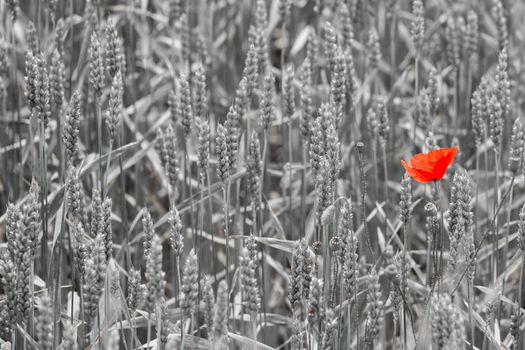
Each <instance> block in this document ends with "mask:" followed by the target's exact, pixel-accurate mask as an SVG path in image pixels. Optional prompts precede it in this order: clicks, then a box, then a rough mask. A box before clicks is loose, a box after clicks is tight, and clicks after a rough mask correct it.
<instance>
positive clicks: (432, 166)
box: [401, 147, 458, 182]
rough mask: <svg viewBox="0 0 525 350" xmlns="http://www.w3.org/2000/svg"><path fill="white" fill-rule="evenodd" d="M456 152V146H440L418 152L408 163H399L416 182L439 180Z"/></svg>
mask: <svg viewBox="0 0 525 350" xmlns="http://www.w3.org/2000/svg"><path fill="white" fill-rule="evenodd" d="M456 153H458V148H457V147H452V148H440V149H436V150H432V151H430V152H428V153H419V154H416V155H415V156H413V157H412V159H410V163H407V162H405V161H404V160H402V161H401V164H402V165H403V167H404V168H405V170H406V171H407V173H408V175H410V176H411V177H412V178H413V179H414V180H416V181H417V182H432V181H435V180H440V179H442V178H443V176H444V175H445V171H447V168H448V166H449V165H450V164H452V162H453V161H454V157H455V156H456Z"/></svg>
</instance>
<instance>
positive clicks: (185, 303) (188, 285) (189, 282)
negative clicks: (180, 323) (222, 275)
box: [179, 250, 199, 317]
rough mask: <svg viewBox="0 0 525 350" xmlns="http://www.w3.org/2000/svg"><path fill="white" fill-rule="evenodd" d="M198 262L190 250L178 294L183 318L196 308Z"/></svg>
mask: <svg viewBox="0 0 525 350" xmlns="http://www.w3.org/2000/svg"><path fill="white" fill-rule="evenodd" d="M197 270H198V262H197V255H195V252H194V251H193V250H192V251H191V252H190V254H189V255H188V257H187V258H186V264H185V265H184V269H183V271H182V285H181V292H180V296H179V298H180V308H181V310H182V314H183V315H184V316H185V317H188V316H190V315H191V314H192V313H193V312H194V311H195V309H196V307H197V306H198V304H197V299H198V296H199V288H198V274H197V272H198V271H197Z"/></svg>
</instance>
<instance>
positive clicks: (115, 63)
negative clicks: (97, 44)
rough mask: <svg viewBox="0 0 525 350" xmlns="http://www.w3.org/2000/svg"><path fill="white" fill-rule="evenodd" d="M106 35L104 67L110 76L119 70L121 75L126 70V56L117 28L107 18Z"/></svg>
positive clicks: (115, 74)
mask: <svg viewBox="0 0 525 350" xmlns="http://www.w3.org/2000/svg"><path fill="white" fill-rule="evenodd" d="M105 36H106V69H107V72H108V73H109V76H110V77H111V78H113V79H114V78H115V77H116V76H117V72H120V76H121V79H122V76H123V75H124V74H125V72H126V57H125V54H124V47H123V45H122V40H121V39H120V37H119V35H118V32H117V28H115V24H114V23H113V21H112V20H108V23H107V24H106V29H105Z"/></svg>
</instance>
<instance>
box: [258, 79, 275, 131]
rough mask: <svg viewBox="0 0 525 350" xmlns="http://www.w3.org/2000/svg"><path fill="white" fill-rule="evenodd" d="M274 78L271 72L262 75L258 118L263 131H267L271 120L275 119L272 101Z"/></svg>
mask: <svg viewBox="0 0 525 350" xmlns="http://www.w3.org/2000/svg"><path fill="white" fill-rule="evenodd" d="M273 83H274V79H273V76H272V73H271V72H269V73H268V74H266V75H265V76H264V79H263V82H262V87H261V91H262V92H261V94H262V95H261V100H260V106H259V108H260V115H261V116H260V118H261V125H262V127H263V129H264V130H265V131H268V129H269V128H270V126H271V125H272V122H273V121H274V120H275V104H274V101H273V98H274V97H273V96H274V86H273Z"/></svg>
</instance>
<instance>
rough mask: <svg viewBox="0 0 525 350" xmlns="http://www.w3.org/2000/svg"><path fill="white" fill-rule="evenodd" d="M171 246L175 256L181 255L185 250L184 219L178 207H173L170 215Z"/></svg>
mask: <svg viewBox="0 0 525 350" xmlns="http://www.w3.org/2000/svg"><path fill="white" fill-rule="evenodd" d="M168 220H169V223H170V229H171V230H170V246H171V249H172V250H173V253H174V254H175V257H180V256H181V255H182V252H183V251H184V236H183V235H182V221H181V219H180V216H179V212H178V211H177V208H175V207H174V208H173V209H172V210H171V212H170V216H169V219H168Z"/></svg>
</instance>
